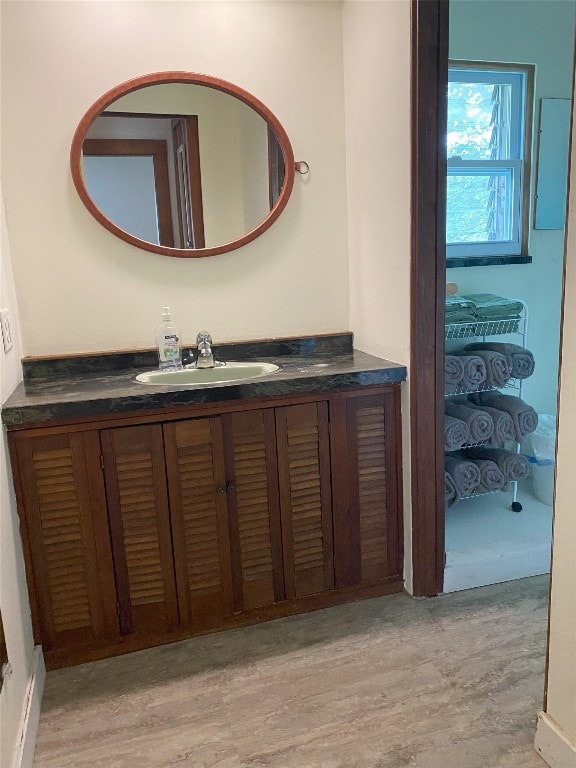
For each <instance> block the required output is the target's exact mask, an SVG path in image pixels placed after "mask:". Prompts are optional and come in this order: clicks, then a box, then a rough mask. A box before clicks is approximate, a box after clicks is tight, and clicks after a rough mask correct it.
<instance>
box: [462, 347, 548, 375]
mask: <svg viewBox="0 0 576 768" xmlns="http://www.w3.org/2000/svg"><path fill="white" fill-rule="evenodd" d="M464 349H465V350H466V351H470V352H477V351H478V350H482V349H487V350H492V351H493V352H500V354H502V355H504V357H505V358H506V360H508V364H509V366H510V370H511V372H512V378H514V379H527V378H528V377H529V376H532V374H533V373H534V368H535V366H536V364H535V361H534V355H533V354H532V352H530V350H529V349H526V348H525V347H521V346H519V345H518V344H506V343H504V342H501V341H477V342H475V343H474V344H467V345H466V346H465V347H464Z"/></svg>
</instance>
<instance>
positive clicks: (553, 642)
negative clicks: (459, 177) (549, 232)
mask: <svg viewBox="0 0 576 768" xmlns="http://www.w3.org/2000/svg"><path fill="white" fill-rule="evenodd" d="M574 98H575V101H576V89H575V90H574ZM570 178H571V192H570V200H569V206H570V212H571V215H570V216H569V218H568V226H567V233H566V272H565V284H564V317H563V325H562V348H561V355H562V368H561V374H560V396H559V410H558V416H559V421H558V445H557V449H558V452H557V457H556V495H555V500H554V534H553V541H554V544H553V559H552V589H551V600H550V633H549V640H548V675H547V686H546V688H547V690H546V706H545V712H543V713H541V714H540V716H539V719H538V730H537V734H536V748H537V749H538V751H539V752H540V754H541V755H542V757H543V758H544V759H545V760H546V761H547V762H548V764H549V765H551V766H553V768H574V766H576V644H575V641H574V639H575V638H576V556H575V553H576V515H575V514H574V453H575V451H576V130H575V129H574V127H573V128H572V161H571V173H570Z"/></svg>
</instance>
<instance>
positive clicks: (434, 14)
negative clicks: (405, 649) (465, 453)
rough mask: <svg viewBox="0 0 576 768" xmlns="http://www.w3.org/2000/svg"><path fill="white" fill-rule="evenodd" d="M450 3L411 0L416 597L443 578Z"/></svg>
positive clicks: (438, 589)
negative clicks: (447, 122)
mask: <svg viewBox="0 0 576 768" xmlns="http://www.w3.org/2000/svg"><path fill="white" fill-rule="evenodd" d="M447 82H448V0H412V121H413V122H412V232H411V241H412V245H411V251H412V261H411V306H412V316H411V386H410V414H411V434H412V439H411V442H412V446H411V475H412V562H413V590H414V594H415V595H435V594H438V592H441V591H442V587H443V579H444V452H443V445H442V440H441V436H442V435H441V430H440V429H439V425H440V424H441V423H442V418H443V413H444V397H443V389H444V387H443V375H444V370H443V369H444V366H443V360H444V309H443V308H444V294H445V288H444V284H445V279H446V273H445V269H446V227H445V219H446V200H445V198H446V149H445V141H446V121H447V116H446V108H447V107H446V97H447Z"/></svg>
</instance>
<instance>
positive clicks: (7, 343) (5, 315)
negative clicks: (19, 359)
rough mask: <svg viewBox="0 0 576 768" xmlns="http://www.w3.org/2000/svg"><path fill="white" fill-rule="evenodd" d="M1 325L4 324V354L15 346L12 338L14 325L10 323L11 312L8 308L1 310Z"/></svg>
mask: <svg viewBox="0 0 576 768" xmlns="http://www.w3.org/2000/svg"><path fill="white" fill-rule="evenodd" d="M0 325H1V326H2V344H3V345H4V354H6V353H8V352H10V350H11V349H12V347H13V346H14V340H13V339H12V326H11V324H10V314H9V312H8V310H7V309H2V310H0Z"/></svg>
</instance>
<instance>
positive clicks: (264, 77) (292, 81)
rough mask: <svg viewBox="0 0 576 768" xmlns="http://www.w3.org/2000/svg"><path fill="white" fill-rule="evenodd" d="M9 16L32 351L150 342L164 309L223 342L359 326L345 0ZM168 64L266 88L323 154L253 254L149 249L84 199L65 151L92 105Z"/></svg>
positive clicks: (9, 102)
mask: <svg viewBox="0 0 576 768" xmlns="http://www.w3.org/2000/svg"><path fill="white" fill-rule="evenodd" d="M2 15H3V23H2V71H3V82H2V107H3V136H2V138H3V146H4V150H5V151H4V155H3V157H2V179H3V188H4V196H5V201H6V217H7V226H8V231H9V234H10V240H11V248H12V260H13V267H14V275H15V281H16V287H17V293H18V301H19V306H20V316H21V325H22V346H23V352H24V354H25V355H47V354H63V353H73V352H90V351H97V350H110V349H121V348H141V347H149V346H152V345H153V331H154V328H155V326H156V325H157V323H158V322H159V314H160V310H161V307H162V306H163V305H165V304H167V305H169V306H171V307H172V309H173V313H174V317H175V319H176V320H177V322H178V324H179V325H180V328H181V331H182V335H183V338H184V341H185V343H191V342H192V341H193V340H194V338H195V336H196V333H197V331H198V330H199V329H200V328H208V329H209V330H210V331H211V333H212V336H213V338H214V340H215V341H216V342H218V341H224V340H238V339H246V338H263V337H264V338H265V337H273V336H289V335H298V334H312V333H323V332H335V331H345V330H348V329H349V326H350V317H349V291H348V261H347V242H346V182H345V151H344V111H343V108H344V105H343V74H342V24H341V4H340V3H339V2H290V1H289V0H286V1H284V0H279V2H266V1H265V2H260V1H257V2H243V0H236V1H232V2H226V1H222V2H195V1H194V0H190V1H188V2H172V0H161V1H154V0H152V1H151V2H129V1H127V2H124V1H122V0H121V1H119V2H114V3H110V2H101V1H100V0H93V1H88V2H85V1H83V0H78V1H77V2H74V3H62V2H54V1H53V0H45V1H44V2H42V3H38V2H29V1H28V0H22V1H21V2H15V3H3V4H2ZM165 70H187V71H191V72H201V73H208V74H211V75H215V76H217V77H220V78H223V79H225V80H228V81H231V82H233V83H236V84H237V85H240V86H241V87H243V88H244V89H246V90H247V91H249V92H250V93H252V94H254V95H255V96H256V97H257V98H259V99H260V100H261V101H263V102H264V103H265V104H266V105H267V106H268V107H269V108H270V109H271V110H272V112H273V113H274V114H275V115H276V116H277V117H278V119H279V120H280V122H281V123H282V124H283V126H284V128H285V129H286V131H287V133H288V135H289V136H290V139H291V141H292V145H293V148H294V151H295V155H296V159H297V160H306V161H307V162H308V163H309V164H310V168H311V172H310V174H309V176H307V177H306V179H305V180H304V179H303V177H301V176H299V175H297V177H296V183H295V188H294V192H293V195H292V198H291V200H290V202H289V204H288V206H287V208H286V209H285V211H284V212H283V214H282V216H281V217H280V218H279V220H278V221H277V222H276V223H275V224H274V225H273V226H272V227H271V228H270V229H269V230H268V231H267V232H266V233H265V234H264V235H263V236H262V237H260V238H258V239H257V240H256V241H255V242H254V243H252V244H250V245H248V246H245V247H244V248H242V249H240V250H237V251H234V252H232V253H229V254H223V255H220V256H216V257H210V258H207V259H174V258H167V257H164V256H158V255H155V254H152V253H148V252H146V251H141V250H138V249H136V248H134V247H133V246H130V245H128V244H126V243H124V242H121V241H120V240H118V239H116V238H114V237H113V236H112V235H111V234H110V233H109V232H107V230H105V229H104V228H102V227H101V226H100V225H99V224H98V223H97V222H96V221H95V220H94V219H92V217H91V216H90V215H89V214H88V212H87V211H86V210H85V209H84V206H83V205H82V203H81V201H80V200H79V198H78V197H77V195H76V193H75V190H74V187H73V185H72V181H71V178H70V172H69V163H68V153H69V149H70V143H71V140H72V136H73V133H74V130H75V128H76V125H77V123H78V122H79V120H80V118H81V117H82V116H83V114H84V113H85V111H86V110H87V109H88V107H89V106H91V104H92V103H93V102H94V101H95V100H96V99H97V98H98V97H100V96H101V95H102V94H103V93H105V92H106V91H107V90H109V89H110V88H111V87H113V86H115V85H117V84H118V83H121V82H124V81H126V80H128V79H130V78H132V77H136V76H138V75H143V74H147V73H151V72H155V71H165ZM87 309H88V310H89V312H90V320H88V319H87V316H86V310H87Z"/></svg>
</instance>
